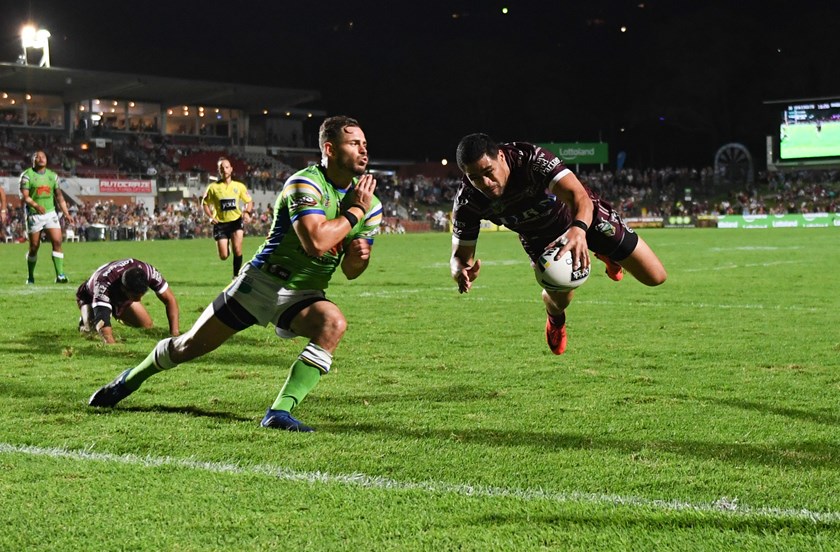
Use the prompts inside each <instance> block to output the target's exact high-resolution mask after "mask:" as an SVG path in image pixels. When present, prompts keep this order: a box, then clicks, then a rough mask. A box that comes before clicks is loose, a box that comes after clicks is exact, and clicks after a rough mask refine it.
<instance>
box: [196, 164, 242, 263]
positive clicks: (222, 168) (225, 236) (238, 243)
mask: <svg viewBox="0 0 840 552" xmlns="http://www.w3.org/2000/svg"><path fill="white" fill-rule="evenodd" d="M216 166H217V168H218V171H219V179H218V180H217V181H216V182H212V183H211V184H210V185H209V186H207V191H205V192H204V197H202V198H201V206H202V208H203V209H204V213H205V214H206V215H207V216H208V217H210V218H211V219H212V220H213V238H214V239H215V240H216V247H217V248H218V250H219V258H220V259H221V260H223V261H224V260H226V259H227V258H228V257H229V256H230V249H231V245H232V248H233V277H234V278H235V277H236V276H237V275H238V274H239V269H240V268H242V238H243V237H244V235H245V230H244V229H243V222H248V221H249V220H251V215H252V214H253V209H254V200H253V199H251V195H250V194H249V193H248V189H247V188H246V187H245V184H243V183H242V182H237V181H236V180H233V179H232V178H231V177H232V176H233V166H231V164H230V161H229V160H228V159H227V158H225V157H219V161H218V162H217V163H216ZM240 204H241V205H242V206H243V207H242V208H241V209H240Z"/></svg>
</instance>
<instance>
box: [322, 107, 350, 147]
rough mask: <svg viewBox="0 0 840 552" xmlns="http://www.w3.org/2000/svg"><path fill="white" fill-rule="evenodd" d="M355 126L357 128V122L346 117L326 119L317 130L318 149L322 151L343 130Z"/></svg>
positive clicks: (339, 116)
mask: <svg viewBox="0 0 840 552" xmlns="http://www.w3.org/2000/svg"><path fill="white" fill-rule="evenodd" d="M357 126H359V121H357V120H356V119H354V118H352V117H348V116H346V115H335V116H333V117H327V118H326V119H324V122H323V123H321V128H320V129H318V147H319V148H321V150H323V149H324V144H326V143H327V142H333V141H335V140H337V139H338V137H339V136H341V132H342V131H343V130H344V129H345V128H347V127H357Z"/></svg>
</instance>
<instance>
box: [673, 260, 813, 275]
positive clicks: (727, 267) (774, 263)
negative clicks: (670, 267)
mask: <svg viewBox="0 0 840 552" xmlns="http://www.w3.org/2000/svg"><path fill="white" fill-rule="evenodd" d="M786 264H805V261H772V262H767V263H743V264H734V263H733V264H728V265H723V266H714V267H711V268H709V267H700V268H684V269H682V270H681V272H705V271H709V270H711V271H717V270H733V269H736V268H766V267H768V266H778V265H786Z"/></svg>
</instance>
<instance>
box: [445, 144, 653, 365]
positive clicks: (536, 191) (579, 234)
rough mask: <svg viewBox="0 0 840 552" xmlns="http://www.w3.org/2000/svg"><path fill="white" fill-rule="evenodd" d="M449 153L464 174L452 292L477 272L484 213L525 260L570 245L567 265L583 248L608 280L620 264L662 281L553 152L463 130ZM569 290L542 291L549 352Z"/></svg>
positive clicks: (456, 211)
mask: <svg viewBox="0 0 840 552" xmlns="http://www.w3.org/2000/svg"><path fill="white" fill-rule="evenodd" d="M456 157H457V161H458V167H459V168H460V169H461V171H463V173H464V177H463V179H462V181H461V185H460V187H459V188H458V192H457V194H456V196H455V202H454V208H453V211H452V257H451V258H450V270H451V274H452V278H454V279H455V281H456V282H457V283H458V291H459V292H460V293H467V292H468V291H470V288H471V287H472V283H473V281H474V280H475V279H476V278H477V277H478V272H479V268H480V266H481V262H480V261H479V259H477V258H476V257H475V250H476V242H477V241H478V233H479V230H480V228H481V221H482V220H485V219H486V220H489V221H490V222H492V223H494V224H497V225H500V226H506V227H507V228H509V229H510V230H512V231H514V232H516V233H517V234H519V241H520V242H522V247H523V248H524V249H525V252H526V253H527V254H528V256H529V257H530V258H531V263H532V264H535V263H537V262H538V259H539V257H540V255H541V254H542V253H543V251H545V250H546V249H548V248H549V246H550V245H553V244H561V245H562V248H561V249H560V251H559V252H558V253H557V257H556V258H558V259H559V258H561V257H562V256H563V255H564V254H565V253H566V252H567V251H569V252H571V255H572V262H573V263H574V266H573V268H574V270H585V269H588V268H589V264H590V261H589V252H588V250H589V249H591V250H592V251H593V252H594V253H595V256H596V257H598V258H599V259H601V260H602V261H603V262H604V263H606V265H607V275H608V276H609V277H610V278H612V279H613V280H616V281H618V280H621V278H622V276H623V271H622V269H623V268H624V269H627V271H628V272H630V274H632V275H633V276H634V277H635V278H636V279H637V280H639V281H640V282H641V283H643V284H645V285H648V286H658V285H659V284H661V283H663V282H664V281H665V278H666V273H665V268H664V267H663V266H662V263H661V262H660V261H659V258H657V256H656V254H655V253H654V252H653V251H652V250H651V248H650V247H648V245H647V243H645V241H644V240H642V238H640V237H639V236H638V235H637V234H636V233H635V232H633V230H632V229H630V228H629V227H628V226H627V225H626V224H625V223H624V221H623V220H622V219H621V217H620V216H619V215H618V213H616V212H615V210H614V209H613V208H612V206H611V205H610V204H609V203H608V202H607V201H605V200H604V199H602V198H601V197H599V196H598V195H597V194H596V193H595V192H593V191H592V190H590V189H589V188H588V187H586V186H584V185H583V184H582V183H581V182H580V181H579V180H578V179H577V177H576V176H575V175H574V173H572V171H571V170H569V169H568V168H567V167H566V165H564V164H563V161H562V160H560V158H558V157H557V156H555V155H554V154H553V153H551V152H549V151H547V150H545V149H543V148H541V147H539V146H536V145H534V144H529V143H526V142H512V143H508V144H497V143H496V142H495V141H494V140H493V139H492V138H490V137H489V136H487V135H486V134H470V135H468V136H465V137H463V138H462V139H461V141H460V142H459V144H458V150H457V153H456ZM573 295H574V291H572V290H565V291H557V290H549V289H543V291H542V299H543V303H544V304H545V309H546V312H547V315H548V317H547V318H548V319H547V320H546V325H545V337H546V341H547V342H548V347H549V349H551V352H553V353H554V354H557V355H560V354H563V353H564V352H565V350H566V307H568V306H569V304H570V303H571V301H572V296H573Z"/></svg>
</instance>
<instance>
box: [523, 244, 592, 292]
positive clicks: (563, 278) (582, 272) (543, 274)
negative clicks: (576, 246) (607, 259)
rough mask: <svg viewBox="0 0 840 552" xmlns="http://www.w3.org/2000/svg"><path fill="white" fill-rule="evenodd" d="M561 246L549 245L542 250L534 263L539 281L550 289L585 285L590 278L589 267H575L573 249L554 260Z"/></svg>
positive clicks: (564, 288) (560, 289) (566, 289)
mask: <svg viewBox="0 0 840 552" xmlns="http://www.w3.org/2000/svg"><path fill="white" fill-rule="evenodd" d="M560 249H561V247H549V248H548V249H546V250H545V251H543V252H542V255H540V257H539V259H537V263H536V264H535V265H534V275H535V276H536V277H537V282H539V284H540V285H541V286H542V287H543V289H547V290H548V291H570V290H573V289H575V288H577V287H580V286H581V285H583V283H584V282H586V280H587V279H588V278H589V267H587V268H579V269H577V270H575V269H574V262H573V261H572V253H571V251H566V253H564V254H563V256H562V257H560V258H559V259H557V260H554V257H555V256H556V255H557V252H558V251H560Z"/></svg>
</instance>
